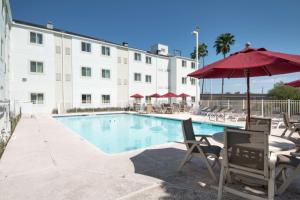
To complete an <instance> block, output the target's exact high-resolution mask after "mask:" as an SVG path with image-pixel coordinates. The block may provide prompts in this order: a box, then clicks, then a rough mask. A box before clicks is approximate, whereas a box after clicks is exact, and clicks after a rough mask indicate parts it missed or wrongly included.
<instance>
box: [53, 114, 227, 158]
mask: <svg viewBox="0 0 300 200" xmlns="http://www.w3.org/2000/svg"><path fill="white" fill-rule="evenodd" d="M56 119H57V120H59V121H60V122H62V123H63V124H64V125H65V126H67V127H68V128H70V129H72V130H73V131H74V132H76V133H78V134H79V135H81V136H82V137H83V138H85V139H86V140H88V141H89V142H90V143H92V144H94V145H96V146H97V147H98V148H100V149H101V150H102V151H104V152H105V153H109V154H113V153H120V152H125V151H130V150H134V149H139V148H144V147H150V146H154V145H158V144H164V143H167V142H173V141H180V140H182V139H183V135H182V129H181V122H180V121H178V120H172V119H163V118H157V117H150V116H141V115H133V114H111V115H93V116H75V117H57V118H56ZM193 127H194V131H195V134H214V133H216V132H220V131H223V130H224V127H223V126H216V125H211V124H206V123H193Z"/></svg>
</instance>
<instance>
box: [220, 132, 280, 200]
mask: <svg viewBox="0 0 300 200" xmlns="http://www.w3.org/2000/svg"><path fill="white" fill-rule="evenodd" d="M222 157H223V161H222V167H221V174H220V181H219V189H218V200H220V199H222V196H223V191H227V192H229V193H232V194H235V195H238V196H240V197H243V198H246V199H256V200H262V199H274V193H275V192H274V190H275V183H274V181H275V163H276V156H275V155H274V154H270V153H269V142H268V133H267V132H263V131H250V130H241V129H233V128H226V129H225V138H224V152H223V155H222ZM236 178H238V180H237V179H236ZM250 180H252V181H253V180H255V182H254V183H260V182H261V184H263V185H267V188H268V191H267V195H265V196H261V195H259V194H257V193H255V192H254V191H252V192H251V193H250V191H249V190H246V189H247V187H248V188H249V186H248V185H247V182H248V181H250ZM236 181H237V184H234V182H236Z"/></svg>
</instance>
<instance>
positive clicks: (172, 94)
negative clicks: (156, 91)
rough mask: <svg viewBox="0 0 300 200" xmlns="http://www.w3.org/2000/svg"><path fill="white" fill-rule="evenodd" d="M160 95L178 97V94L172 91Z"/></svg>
mask: <svg viewBox="0 0 300 200" xmlns="http://www.w3.org/2000/svg"><path fill="white" fill-rule="evenodd" d="M161 97H164V98H172V97H178V96H177V95H176V94H174V93H172V92H168V93H166V94H164V95H162V96H161Z"/></svg>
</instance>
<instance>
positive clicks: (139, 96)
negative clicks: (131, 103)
mask: <svg viewBox="0 0 300 200" xmlns="http://www.w3.org/2000/svg"><path fill="white" fill-rule="evenodd" d="M130 97H131V98H136V99H141V98H144V96H142V95H140V94H134V95H131V96H130Z"/></svg>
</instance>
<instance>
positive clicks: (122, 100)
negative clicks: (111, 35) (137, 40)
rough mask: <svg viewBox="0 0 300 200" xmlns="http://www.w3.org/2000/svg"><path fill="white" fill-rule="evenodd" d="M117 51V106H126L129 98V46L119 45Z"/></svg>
mask: <svg viewBox="0 0 300 200" xmlns="http://www.w3.org/2000/svg"><path fill="white" fill-rule="evenodd" d="M117 52H118V58H117V60H118V61H117V62H118V64H117V77H118V80H117V84H118V86H117V107H126V106H128V100H129V83H128V78H129V62H128V60H129V50H128V47H118V48H117Z"/></svg>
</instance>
